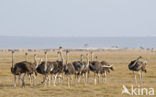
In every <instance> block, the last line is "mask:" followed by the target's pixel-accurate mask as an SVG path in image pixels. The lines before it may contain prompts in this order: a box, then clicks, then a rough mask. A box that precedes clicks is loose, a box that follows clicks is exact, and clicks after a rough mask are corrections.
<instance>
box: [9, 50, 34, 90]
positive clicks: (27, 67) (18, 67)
mask: <svg viewBox="0 0 156 97" xmlns="http://www.w3.org/2000/svg"><path fill="white" fill-rule="evenodd" d="M26 55H27V54H26ZM34 72H35V64H33V63H31V62H27V61H22V62H18V63H16V64H14V51H12V67H11V73H12V74H13V75H14V86H15V87H16V76H19V84H20V80H21V81H22V87H24V86H25V82H24V77H25V75H26V74H28V75H29V78H30V85H31V86H32V83H31V82H32V81H31V78H32V74H33V73H34ZM22 74H23V77H21V75H22Z"/></svg>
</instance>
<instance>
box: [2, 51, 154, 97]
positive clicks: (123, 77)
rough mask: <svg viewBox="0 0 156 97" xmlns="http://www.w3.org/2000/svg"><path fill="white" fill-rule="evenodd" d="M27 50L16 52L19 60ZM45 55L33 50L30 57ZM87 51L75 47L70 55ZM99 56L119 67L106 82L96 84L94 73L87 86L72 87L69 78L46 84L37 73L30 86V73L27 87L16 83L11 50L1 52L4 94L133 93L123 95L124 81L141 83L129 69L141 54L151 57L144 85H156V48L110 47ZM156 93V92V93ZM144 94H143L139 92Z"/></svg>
mask: <svg viewBox="0 0 156 97" xmlns="http://www.w3.org/2000/svg"><path fill="white" fill-rule="evenodd" d="M24 53H25V52H17V53H15V62H19V61H23V60H24ZM35 53H36V54H38V55H39V57H43V52H31V53H29V60H30V61H31V62H33V54H35ZM81 53H82V54H86V53H87V52H80V51H73V52H71V53H70V58H72V59H73V60H70V61H74V58H79V56H80V54H81ZM94 55H95V56H98V58H99V60H106V61H107V62H109V63H111V64H113V66H114V67H115V71H113V72H111V73H110V74H109V75H108V78H107V82H106V83H99V84H97V85H94V84H93V76H91V78H90V81H89V83H88V84H87V85H86V86H84V85H83V82H81V84H80V85H79V86H76V85H74V84H72V87H71V88H68V87H67V81H64V83H63V85H62V86H60V85H57V86H56V87H54V86H53V85H51V86H49V87H48V86H44V85H42V84H40V82H41V79H42V75H38V76H37V85H36V86H35V87H30V86H29V81H28V77H26V87H25V88H21V87H16V88H14V87H13V76H12V74H11V72H10V67H11V53H10V52H0V97H53V96H55V97H132V96H129V95H126V94H124V95H121V91H122V85H123V84H124V85H126V86H128V87H130V86H131V85H134V86H136V87H137V86H138V84H136V83H135V82H134V78H133V75H132V72H131V71H129V70H128V67H127V65H128V63H129V62H130V61H131V60H133V59H135V58H136V57H138V56H140V55H141V56H143V57H144V59H146V60H147V61H148V66H147V73H146V74H145V73H144V74H143V84H142V85H141V87H146V88H150V87H151V88H154V89H156V52H151V51H147V50H110V51H109V50H107V51H100V52H95V53H94ZM48 57H57V55H56V52H49V53H48ZM155 95H156V94H155ZM137 97H142V96H137Z"/></svg>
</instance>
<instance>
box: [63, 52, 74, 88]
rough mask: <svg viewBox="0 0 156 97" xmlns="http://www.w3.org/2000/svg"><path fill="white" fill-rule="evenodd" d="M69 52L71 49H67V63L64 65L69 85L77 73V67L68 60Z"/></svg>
mask: <svg viewBox="0 0 156 97" xmlns="http://www.w3.org/2000/svg"><path fill="white" fill-rule="evenodd" d="M68 53H69V51H68V50H67V51H66V63H65V65H64V73H65V75H66V76H67V81H68V87H70V86H71V81H72V80H73V74H75V68H74V66H73V65H72V64H71V63H69V62H68V59H69V57H68Z"/></svg>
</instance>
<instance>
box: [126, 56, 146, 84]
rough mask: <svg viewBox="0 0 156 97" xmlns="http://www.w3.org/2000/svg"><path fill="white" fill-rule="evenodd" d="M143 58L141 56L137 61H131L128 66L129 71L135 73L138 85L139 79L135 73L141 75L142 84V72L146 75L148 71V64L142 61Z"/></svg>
mask: <svg viewBox="0 0 156 97" xmlns="http://www.w3.org/2000/svg"><path fill="white" fill-rule="evenodd" d="M141 58H142V57H141V56H140V57H138V58H137V59H136V60H133V61H131V62H130V63H129V65H128V68H129V70H131V71H133V74H134V77H135V82H136V83H137V78H136V74H135V72H138V73H139V76H140V83H142V72H145V73H146V72H147V70H146V65H147V62H146V61H144V62H143V61H140V60H139V59H141Z"/></svg>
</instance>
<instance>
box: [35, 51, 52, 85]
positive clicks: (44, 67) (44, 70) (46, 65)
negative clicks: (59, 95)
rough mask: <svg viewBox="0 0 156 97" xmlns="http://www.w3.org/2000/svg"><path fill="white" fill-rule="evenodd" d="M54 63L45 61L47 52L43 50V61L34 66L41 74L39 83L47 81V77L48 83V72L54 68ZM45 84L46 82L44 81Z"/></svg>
mask: <svg viewBox="0 0 156 97" xmlns="http://www.w3.org/2000/svg"><path fill="white" fill-rule="evenodd" d="M53 64H54V63H53V62H49V61H47V52H45V61H43V62H41V63H40V64H38V65H37V66H36V71H37V72H38V73H39V74H42V75H43V81H42V82H41V83H44V82H45V81H47V78H48V83H49V85H50V76H49V75H50V72H51V71H53V70H54V65H53ZM45 85H46V82H45Z"/></svg>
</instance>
